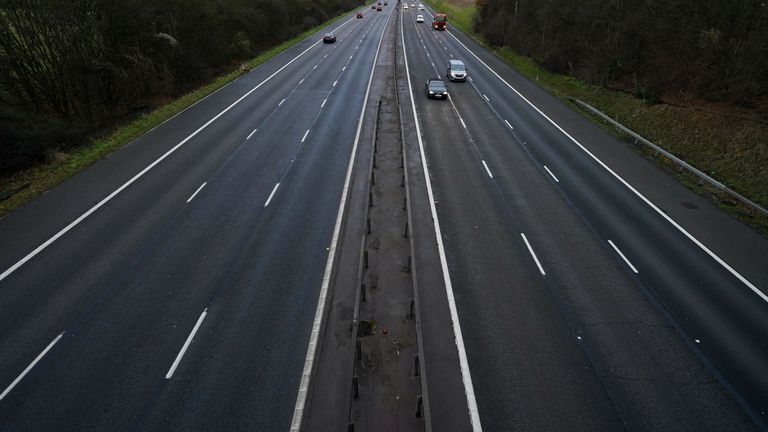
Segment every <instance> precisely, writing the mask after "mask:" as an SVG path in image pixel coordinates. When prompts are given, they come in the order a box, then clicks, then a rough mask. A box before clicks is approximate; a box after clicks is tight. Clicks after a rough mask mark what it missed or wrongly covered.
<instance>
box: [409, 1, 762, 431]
mask: <svg viewBox="0 0 768 432" xmlns="http://www.w3.org/2000/svg"><path fill="white" fill-rule="evenodd" d="M417 13H424V14H425V17H426V21H427V22H426V23H423V24H422V23H416V20H415V17H416V14H417ZM403 14H404V16H405V19H404V20H403V23H404V28H403V31H404V43H405V47H406V52H407V53H408V59H409V66H410V77H411V80H412V82H413V88H414V93H415V94H414V99H415V102H416V108H417V112H418V117H419V121H420V125H421V129H422V132H423V138H424V145H425V147H426V153H427V160H428V162H429V166H430V173H431V176H432V183H433V187H434V190H435V201H436V208H437V217H438V219H439V221H440V226H441V227H442V232H441V234H442V239H443V242H444V245H445V253H446V255H447V265H448V269H449V273H450V278H451V281H452V286H453V292H454V294H455V297H456V305H457V309H458V318H459V322H460V323H461V328H462V330H463V340H464V344H465V347H466V355H467V357H468V363H469V370H470V372H471V378H472V381H473V383H474V395H471V394H470V395H468V397H467V399H468V401H467V402H468V404H469V405H470V406H472V405H473V404H474V403H476V404H477V407H478V410H479V422H476V423H474V427H475V429H479V427H480V426H481V425H482V427H483V428H484V429H486V430H752V429H756V428H759V427H763V428H764V427H765V423H764V422H765V418H766V410H767V409H768V374H766V373H765V371H766V370H768V345H766V343H765V341H766V340H768V303H767V302H766V300H768V297H766V296H765V294H764V293H763V291H761V290H760V288H758V287H766V286H768V284H767V283H768V266H766V261H765V256H766V253H768V242H766V241H765V239H764V238H762V237H760V236H759V235H757V234H755V233H754V232H752V231H751V230H750V229H748V228H746V227H743V226H741V225H740V224H738V223H737V222H734V221H732V220H729V219H727V218H724V217H722V214H721V212H720V211H719V210H717V209H716V208H714V207H713V206H712V205H710V204H708V203H707V202H706V201H704V200H702V199H701V198H699V197H697V196H695V195H694V194H692V193H690V192H688V191H686V190H685V189H683V188H682V187H680V186H679V185H676V184H675V182H674V181H673V180H671V179H670V178H669V177H668V176H666V175H665V174H664V173H662V172H661V171H660V170H658V169H656V168H655V167H654V166H652V165H651V164H650V163H648V162H647V161H645V160H644V159H642V158H641V157H640V156H638V155H636V154H635V153H633V152H632V150H631V149H630V148H629V147H628V146H627V145H625V144H623V143H621V142H619V141H618V140H616V139H614V138H612V137H611V136H610V135H608V134H606V133H604V132H603V131H601V130H600V129H599V128H597V127H595V126H594V125H592V124H590V123H589V122H588V121H587V120H586V119H583V118H581V117H579V116H578V115H577V114H575V113H573V112H572V111H571V110H570V109H568V108H567V107H565V106H564V105H563V104H562V103H560V102H559V101H557V100H556V99H554V98H552V97H551V96H549V95H547V94H546V93H545V92H543V91H542V90H540V89H539V88H537V87H536V86H535V84H533V83H531V82H530V81H528V80H526V79H524V78H523V77H521V76H520V75H518V74H517V73H515V72H514V71H512V70H511V69H510V68H508V67H506V66H504V65H502V64H501V63H500V62H499V61H498V59H496V58H494V57H493V56H492V55H489V54H488V53H487V52H486V51H485V50H483V49H481V48H480V47H478V46H477V45H476V44H474V43H472V41H471V40H468V38H466V37H464V36H462V35H460V34H458V33H457V32H455V31H448V32H439V31H433V30H432V29H431V26H430V24H429V23H430V21H431V17H432V14H431V13H430V12H428V11H425V12H417V11H416V10H414V9H413V8H411V10H410V11H404V12H403ZM451 59H460V60H463V61H464V62H465V64H466V65H467V68H468V71H469V76H470V77H471V79H470V80H469V81H468V82H466V83H458V82H457V83H449V84H448V87H449V94H450V99H449V100H445V101H444V100H428V99H427V97H426V95H425V92H424V82H425V80H426V79H427V78H434V77H439V76H442V77H443V78H444V79H445V75H446V68H447V65H448V62H449V60H451ZM646 194H647V196H646ZM686 204H693V205H686ZM692 209H696V210H692ZM734 242H735V243H736V244H734ZM704 245H707V246H704ZM739 249H740V250H739ZM425 343H427V344H429V341H425ZM427 361H429V359H428V358H427ZM428 379H429V392H430V394H432V395H434V394H436V393H440V390H439V389H440V386H441V382H440V380H439V379H437V378H436V377H428ZM473 399H474V401H473ZM433 403H434V401H433ZM439 421H440V420H439V419H437V420H434V419H433V427H435V428H436V429H435V430H449V429H452V424H450V423H447V424H440V425H439V426H438V425H436V423H435V422H439Z"/></svg>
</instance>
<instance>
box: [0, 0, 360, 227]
mask: <svg viewBox="0 0 768 432" xmlns="http://www.w3.org/2000/svg"><path fill="white" fill-rule="evenodd" d="M358 5H359V4H358V3H357V2H354V1H349V0H326V1H321V2H319V3H318V2H313V3H307V2H305V1H300V0H286V1H283V0H280V1H277V0H265V1H257V2H250V1H246V0H218V1H214V0H184V1H182V0H179V1H160V0H130V1H128V2H111V1H104V2H102V1H94V0H78V1H74V2H69V3H68V4H67V7H62V6H61V5H60V3H59V2H55V1H52V0H7V1H4V2H3V3H2V5H0V63H1V64H3V67H2V68H0V217H1V216H2V215H4V214H6V213H8V212H9V211H11V210H13V209H14V208H16V207H18V206H19V205H21V204H23V203H25V202H27V201H29V200H31V199H32V198H34V197H35V196H38V195H39V194H41V193H43V192H45V191H46V190H48V189H50V188H51V187H53V186H55V185H56V184H58V183H60V182H62V181H64V180H65V179H67V178H68V177H70V176H71V175H73V174H75V173H77V172H79V171H81V170H82V169H84V168H85V167H87V166H89V165H91V164H93V163H94V162H96V161H98V160H99V159H101V158H102V157H104V156H105V155H107V154H109V153H111V152H113V151H114V150H116V149H118V148H120V147H122V146H123V145H125V144H127V143H128V142H130V141H131V140H133V139H135V138H137V137H139V136H141V135H142V134H144V133H146V132H147V131H149V130H150V129H152V128H153V127H155V126H157V125H159V124H160V123H162V122H164V121H165V120H167V119H169V118H171V117H172V116H174V115H175V114H177V113H179V112H180V111H182V110H184V109H185V108H187V107H189V106H190V105H192V104H194V103H195V102H197V101H199V100H201V99H202V98H204V97H205V96H207V95H209V94H211V93H213V92H214V91H216V90H218V89H219V88H221V87H223V86H224V85H226V84H228V83H230V82H231V81H233V80H235V79H236V78H237V77H239V76H240V75H241V74H242V73H243V72H244V71H247V70H250V69H252V68H254V67H256V66H258V65H260V64H261V63H263V62H265V61H267V60H268V59H270V58H272V57H274V56H275V55H277V54H279V53H281V52H282V51H284V50H286V49H288V48H289V47H291V46H293V45H295V44H296V43H298V42H300V41H301V40H303V39H305V38H306V37H308V36H310V35H311V34H313V33H315V32H316V31H318V30H320V29H321V28H322V27H324V26H326V25H328V24H329V23H330V22H332V21H335V20H338V19H339V18H341V17H343V16H345V15H346V14H342V15H339V13H340V12H343V11H345V10H351V9H353V8H355V7H357V6H358ZM332 16H336V18H333V19H331V20H330V21H329V19H330V17H332Z"/></svg>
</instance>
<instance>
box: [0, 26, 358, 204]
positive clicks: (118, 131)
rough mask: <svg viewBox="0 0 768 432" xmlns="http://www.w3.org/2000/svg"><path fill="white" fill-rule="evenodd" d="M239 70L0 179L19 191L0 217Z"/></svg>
mask: <svg viewBox="0 0 768 432" xmlns="http://www.w3.org/2000/svg"><path fill="white" fill-rule="evenodd" d="M348 16H349V12H345V13H343V14H341V15H339V16H337V17H335V18H332V19H331V20H329V21H327V22H325V23H323V24H320V25H318V26H316V27H314V28H312V29H309V30H307V31H305V32H304V33H301V34H300V35H298V36H296V37H294V38H293V39H290V40H287V41H285V42H283V43H281V44H280V45H277V46H275V47H274V48H272V49H270V50H268V51H265V52H263V53H261V54H260V55H258V56H257V57H255V58H253V59H251V60H250V61H248V62H246V64H245V67H246V68H247V69H249V70H250V69H253V68H255V67H257V66H259V65H260V64H262V63H264V62H266V61H267V60H269V59H271V58H272V57H275V56H276V55H278V54H280V53H281V52H283V51H285V50H287V49H288V48H290V47H292V46H294V45H296V44H297V43H299V42H301V41H302V40H304V39H306V38H307V37H309V36H311V35H312V34H314V33H316V32H318V31H319V30H321V29H322V28H323V27H325V26H327V25H329V24H332V23H334V22H336V21H338V20H340V19H342V18H344V17H348ZM242 73H243V72H242V71H241V70H240V69H236V70H233V71H231V72H228V73H225V74H223V75H220V76H219V77H217V78H216V79H214V80H213V81H212V82H210V83H208V84H206V85H203V86H202V87H200V88H198V89H197V90H194V91H192V92H190V93H188V94H186V95H184V96H182V97H180V98H178V99H176V100H174V101H172V102H170V103H168V104H165V105H163V106H160V107H158V108H156V109H154V110H153V111H151V112H149V113H147V114H143V115H141V116H139V117H137V118H134V119H132V120H130V121H128V122H126V123H124V124H121V125H117V126H116V128H115V130H114V131H112V132H111V133H108V134H107V135H105V136H103V137H99V138H97V139H94V140H93V141H92V142H91V143H89V144H86V145H83V146H81V147H78V148H76V149H73V150H71V151H70V152H68V153H59V154H58V155H57V156H56V157H55V158H52V159H53V160H51V161H49V162H47V163H45V164H42V165H39V166H36V167H33V168H30V169H27V170H23V171H20V172H18V173H16V174H14V175H13V176H11V177H9V178H5V179H0V192H2V191H6V192H7V191H13V190H17V189H18V190H19V191H18V192H17V193H15V194H13V195H12V196H11V197H10V198H8V199H6V200H3V201H0V217H2V216H4V215H6V214H8V213H9V212H11V211H12V210H14V209H16V208H18V207H19V206H21V205H23V204H24V203H26V202H28V201H31V200H32V199H34V198H35V197H37V196H39V195H40V194H42V193H43V192H45V191H47V190H49V189H51V188H53V187H54V186H56V185H58V184H59V183H61V182H63V181H64V180H66V179H68V178H69V177H71V176H73V175H75V174H77V173H78V172H80V171H82V170H84V169H85V168H87V167H88V166H90V165H92V164H94V163H96V162H97V161H99V160H100V159H102V158H103V157H105V156H107V155H109V154H110V153H112V152H114V151H115V150H118V149H119V148H121V147H123V146H124V145H126V144H128V143H129V142H131V141H133V140H134V139H136V138H138V137H140V136H142V135H144V134H145V133H147V132H148V131H150V130H151V129H152V128H154V127H156V126H158V125H160V124H161V123H163V122H164V121H166V120H168V119H170V118H171V117H173V116H174V115H176V114H178V113H180V112H181V111H183V110H185V109H186V108H188V107H190V106H191V105H193V104H195V103H196V102H198V101H200V100H201V99H203V98H204V97H206V96H208V95H210V94H211V93H213V92H215V91H216V90H218V89H220V88H222V87H224V86H226V85H227V84H229V83H231V82H232V81H234V80H236V79H237V78H238V77H240V76H241V75H242Z"/></svg>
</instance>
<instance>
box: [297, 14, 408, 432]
mask: <svg viewBox="0 0 768 432" xmlns="http://www.w3.org/2000/svg"><path fill="white" fill-rule="evenodd" d="M392 15H394V14H390V15H389V17H387V22H389V19H390V18H391V17H392ZM385 28H386V25H385ZM383 40H384V32H383V31H382V32H381V37H380V38H379V45H378V47H377V48H376V55H375V56H374V57H373V63H372V64H371V73H370V76H369V78H368V88H367V89H366V90H365V96H364V97H363V107H362V109H361V110H360V117H359V119H358V121H357V132H356V133H355V141H354V143H353V144H352V153H351V154H350V155H349V165H348V166H347V177H346V179H345V180H344V188H343V189H342V192H341V201H340V202H339V212H338V213H337V214H336V225H335V226H334V228H333V236H332V237H331V246H330V247H329V248H328V260H327V261H326V263H325V272H324V273H323V282H322V285H321V286H320V294H319V296H318V299H317V308H316V309H315V320H314V322H313V323H312V332H311V333H310V335H309V344H308V345H307V356H306V357H305V358H304V369H303V370H302V373H301V382H300V383H299V391H298V395H297V396H296V405H295V406H294V408H293V420H291V432H299V428H300V427H301V420H302V418H303V417H304V405H305V404H306V401H307V392H308V390H309V381H310V378H311V375H312V369H313V366H314V363H315V353H316V351H317V340H318V338H319V336H320V327H321V326H322V323H323V315H324V314H325V303H326V298H327V296H328V285H329V284H330V282H331V272H332V270H333V263H334V260H335V257H336V247H337V246H338V243H339V232H340V231H341V222H342V219H343V217H344V210H345V209H346V206H347V197H348V195H349V184H350V179H351V178H352V169H353V168H354V165H355V157H356V156H357V145H358V143H359V142H360V131H361V130H362V128H363V114H365V108H366V107H367V106H368V95H369V94H370V93H371V84H372V83H373V72H374V71H375V69H376V62H377V61H378V59H379V51H380V50H381V42H382V41H383Z"/></svg>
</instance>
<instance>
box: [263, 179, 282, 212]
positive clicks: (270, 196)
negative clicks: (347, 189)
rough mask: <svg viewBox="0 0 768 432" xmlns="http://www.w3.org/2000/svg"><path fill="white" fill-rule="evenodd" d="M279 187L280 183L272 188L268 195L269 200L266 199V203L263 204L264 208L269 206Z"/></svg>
mask: <svg viewBox="0 0 768 432" xmlns="http://www.w3.org/2000/svg"><path fill="white" fill-rule="evenodd" d="M278 187H280V183H279V182H278V183H277V184H276V185H275V187H274V188H272V193H270V194H269V198H267V201H266V202H265V203H264V207H266V206H268V205H269V202H270V201H272V197H273V196H275V192H277V188H278Z"/></svg>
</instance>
